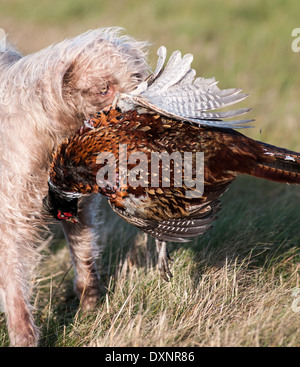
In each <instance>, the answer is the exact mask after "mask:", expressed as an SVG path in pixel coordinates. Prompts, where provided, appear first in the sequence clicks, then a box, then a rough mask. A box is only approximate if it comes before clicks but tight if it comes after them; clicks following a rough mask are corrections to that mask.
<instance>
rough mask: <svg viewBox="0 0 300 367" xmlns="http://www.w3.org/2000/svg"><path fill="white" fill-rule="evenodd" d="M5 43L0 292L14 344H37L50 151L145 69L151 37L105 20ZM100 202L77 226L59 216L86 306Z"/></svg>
mask: <svg viewBox="0 0 300 367" xmlns="http://www.w3.org/2000/svg"><path fill="white" fill-rule="evenodd" d="M3 42H4V41H2V44H1V47H0V173H1V174H0V177H1V178H0V195H1V197H0V201H1V210H0V300H1V304H2V308H3V309H4V311H5V314H6V322H7V328H8V333H9V338H10V344H11V346H37V345H38V340H39V335H40V330H39V328H38V327H37V326H36V324H35V322H34V319H33V316H32V307H31V306H30V293H31V287H30V279H31V278H32V277H33V275H34V274H35V273H34V272H35V270H36V264H37V262H38V260H39V257H40V256H39V251H38V249H39V246H40V245H41V244H42V243H43V242H44V241H45V236H44V235H43V233H44V232H45V231H46V229H47V223H48V220H50V217H48V216H47V214H46V213H45V212H44V211H43V202H42V201H43V198H44V196H45V195H46V194H47V192H48V186H47V181H48V175H49V167H50V164H51V158H52V153H53V151H54V150H55V149H56V148H57V147H58V145H59V144H60V143H61V142H62V140H63V139H64V138H65V137H67V136H69V135H70V134H72V133H73V132H74V131H76V130H77V129H78V128H79V127H80V126H82V124H83V122H84V120H86V119H88V118H89V117H90V116H92V115H93V114H94V113H96V112H97V111H100V110H101V109H103V108H104V107H106V106H107V105H109V104H111V103H112V102H113V100H114V97H115V95H116V93H118V92H124V91H125V92H128V91H131V90H132V89H134V88H135V87H136V86H137V85H138V84H139V83H140V82H142V81H143V80H145V79H146V77H147V76H148V74H149V67H148V64H147V52H146V49H147V46H148V44H147V43H146V42H139V41H136V40H134V39H133V38H131V37H128V36H122V35H120V29H119V28H100V29H96V30H92V31H88V32H86V33H84V34H81V35H79V36H77V37H75V38H72V39H66V40H64V41H62V42H61V43H57V44H54V45H51V46H49V47H47V48H45V49H43V50H41V51H39V52H37V53H34V54H31V55H28V56H22V55H21V54H20V53H19V52H18V51H16V50H15V49H14V48H13V47H12V46H11V45H10V44H9V43H5V44H3ZM100 209H101V203H100V199H99V197H98V195H95V196H91V197H89V198H86V199H83V200H81V203H80V212H79V217H80V224H78V223H77V224H73V223H65V222H64V223H62V226H63V231H64V233H65V236H66V239H67V242H68V245H69V248H70V253H71V257H72V262H73V265H74V269H75V273H76V278H75V281H74V287H75V291H76V293H77V294H78V296H79V298H80V301H81V308H82V310H83V311H87V310H91V309H93V308H95V306H96V303H97V301H98V300H99V292H100V291H99V275H98V272H97V267H96V264H95V259H96V258H97V254H98V251H99V246H98V237H99V236H98V232H99V227H100V225H99V222H98V215H97V213H98V212H99V210H100Z"/></svg>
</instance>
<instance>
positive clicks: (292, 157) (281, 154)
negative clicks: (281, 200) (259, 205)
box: [253, 143, 300, 184]
mask: <svg viewBox="0 0 300 367" xmlns="http://www.w3.org/2000/svg"><path fill="white" fill-rule="evenodd" d="M260 144H261V147H262V149H263V151H264V154H263V155H262V157H261V159H260V161H259V162H258V164H257V166H256V168H255V171H254V173H253V175H254V176H256V177H260V178H265V179H268V180H272V181H277V182H283V183H289V184H299V183H300V153H297V152H293V151H290V150H287V149H283V148H278V147H275V146H273V145H269V144H265V143H260Z"/></svg>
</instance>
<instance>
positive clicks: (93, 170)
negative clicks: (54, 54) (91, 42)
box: [45, 48, 300, 280]
mask: <svg viewBox="0 0 300 367" xmlns="http://www.w3.org/2000/svg"><path fill="white" fill-rule="evenodd" d="M159 56H160V57H159V60H158V65H157V68H156V71H155V72H154V74H153V75H152V76H151V77H150V78H148V80H147V81H145V82H143V83H142V84H141V85H140V86H139V87H138V88H137V89H136V90H135V91H133V92H132V93H130V94H121V95H119V96H118V98H117V100H116V101H115V103H114V105H113V106H111V107H110V108H108V109H106V110H103V111H101V112H99V113H98V114H97V115H95V116H94V117H93V118H91V119H90V120H89V121H87V122H86V123H85V126H84V127H83V128H81V129H80V131H78V132H77V133H76V134H75V135H74V136H72V137H70V138H69V139H66V140H65V141H64V142H63V143H62V144H61V146H60V147H59V149H58V150H57V152H56V153H55V154H54V157H53V163H52V166H51V172H50V180H49V194H48V197H47V200H45V204H46V206H47V208H48V210H50V212H51V213H52V214H53V215H54V217H55V218H57V219H60V220H73V221H76V215H77V203H78V199H79V198H80V197H81V196H82V195H89V194H91V193H101V194H103V195H105V196H106V197H107V199H108V202H109V204H110V205H111V207H112V208H113V210H114V211H116V212H117V213H118V214H119V215H120V216H121V217H122V218H124V219H125V220H126V221H127V222H129V223H131V224H134V225H135V226H137V227H138V228H140V229H141V230H143V231H144V232H146V233H148V234H149V235H151V236H153V237H154V238H155V239H156V244H157V251H158V266H159V269H160V271H161V274H162V276H163V278H164V279H166V280H168V279H169V278H170V277H171V276H172V274H171V272H170V269H169V265H168V260H169V254H168V251H167V247H166V241H174V242H185V241H187V240H188V239H189V238H191V237H196V236H199V235H201V234H203V233H205V232H206V231H207V230H208V229H209V228H210V227H211V223H212V222H213V220H214V219H215V218H216V214H217V212H218V211H219V209H220V202H219V198H220V196H221V195H222V194H223V193H224V192H225V191H226V189H227V188H228V186H229V185H230V183H231V182H232V181H233V180H234V179H235V178H236V175H237V174H238V173H240V174H248V175H252V176H256V177H261V178H265V179H268V180H273V181H277V182H283V183H290V184H298V183H300V154H299V153H295V152H292V151H288V150H285V149H282V148H277V147H275V146H271V145H268V144H265V143H261V142H258V141H255V140H252V139H250V138H248V137H246V136H244V135H242V134H241V133H239V132H237V131H235V130H233V128H237V127H245V126H246V124H247V123H248V122H249V121H250V120H238V121H229V122H225V121H223V119H224V118H232V117H234V116H238V115H240V114H242V113H245V112H247V111H248V109H240V110H235V111H229V112H215V111H214V110H215V109H217V108H220V107H225V106H228V105H230V104H233V103H236V102H238V101H240V100H242V99H244V98H245V97H246V95H245V94H242V93H240V92H241V91H240V90H239V89H227V90H220V89H219V88H218V87H217V86H216V82H215V80H214V79H204V78H197V79H195V80H194V77H195V72H194V70H192V69H191V68H190V64H191V61H192V56H191V55H185V56H184V57H183V58H182V57H181V55H180V53H179V52H175V53H173V55H172V56H171V58H170V60H169V62H168V64H167V65H166V67H165V68H164V69H163V65H164V63H165V58H166V51H165V48H160V50H159ZM199 152H203V153H204V167H203V172H202V173H203V175H202V176H201V174H200V173H201V172H200V171H201V167H202V166H201V165H197V164H198V163H197V157H198V155H197V153H199ZM173 153H176V154H177V155H176V154H175V155H172V154H173ZM159 154H160V156H159ZM164 154H165V156H167V157H169V164H167V165H164V164H163V159H161V160H159V159H158V160H157V157H158V158H162V157H163V155H164ZM185 154H187V155H185ZM170 158H171V160H170ZM188 158H189V159H190V161H189V162H188ZM154 161H155V164H154ZM170 162H171V163H170ZM155 165H156V170H155V172H153V168H155V167H154V166H155ZM189 169H190V174H189V175H188V174H187V173H188V171H189ZM111 172H112V173H114V174H111ZM168 175H169V176H168ZM201 179H202V181H203V183H204V187H203V186H201V185H200V184H199V185H197V184H196V183H201V182H200V181H201ZM197 180H198V181H197Z"/></svg>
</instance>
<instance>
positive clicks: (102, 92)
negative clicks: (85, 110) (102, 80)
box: [99, 84, 109, 96]
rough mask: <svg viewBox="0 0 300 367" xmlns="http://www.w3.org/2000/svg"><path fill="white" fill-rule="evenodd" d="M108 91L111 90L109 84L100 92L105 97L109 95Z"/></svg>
mask: <svg viewBox="0 0 300 367" xmlns="http://www.w3.org/2000/svg"><path fill="white" fill-rule="evenodd" d="M108 90H109V86H108V84H106V85H104V86H103V87H101V88H100V91H99V92H100V93H101V94H102V95H103V96H105V94H107V92H108Z"/></svg>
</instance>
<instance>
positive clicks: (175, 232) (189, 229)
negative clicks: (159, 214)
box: [108, 200, 220, 242]
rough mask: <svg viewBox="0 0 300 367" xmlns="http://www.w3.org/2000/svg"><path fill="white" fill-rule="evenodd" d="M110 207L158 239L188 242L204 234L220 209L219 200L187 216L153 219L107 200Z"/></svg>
mask: <svg viewBox="0 0 300 367" xmlns="http://www.w3.org/2000/svg"><path fill="white" fill-rule="evenodd" d="M108 202H109V204H110V206H111V207H112V209H113V210H114V211H115V212H116V213H118V214H119V216H120V217H122V218H123V219H125V220H126V221H127V222H128V223H130V224H133V225H135V226H136V227H138V228H139V229H141V230H142V231H144V232H145V233H147V234H149V235H150V236H152V237H154V238H156V239H158V240H160V241H173V242H189V241H190V240H191V239H192V238H193V237H198V236H200V235H202V234H204V233H205V232H206V231H207V230H209V229H210V228H211V226H212V222H213V221H214V220H215V219H217V213H218V211H219V210H220V202H219V200H215V201H214V202H211V203H206V204H205V205H203V206H202V208H201V210H200V211H198V212H197V213H195V214H192V215H191V216H189V217H184V218H175V219H170V220H162V221H155V220H151V219H144V218H140V217H136V216H133V215H130V214H129V213H127V212H126V211H123V210H121V209H119V208H117V207H116V206H114V205H113V204H112V203H111V202H110V201H109V200H108Z"/></svg>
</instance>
